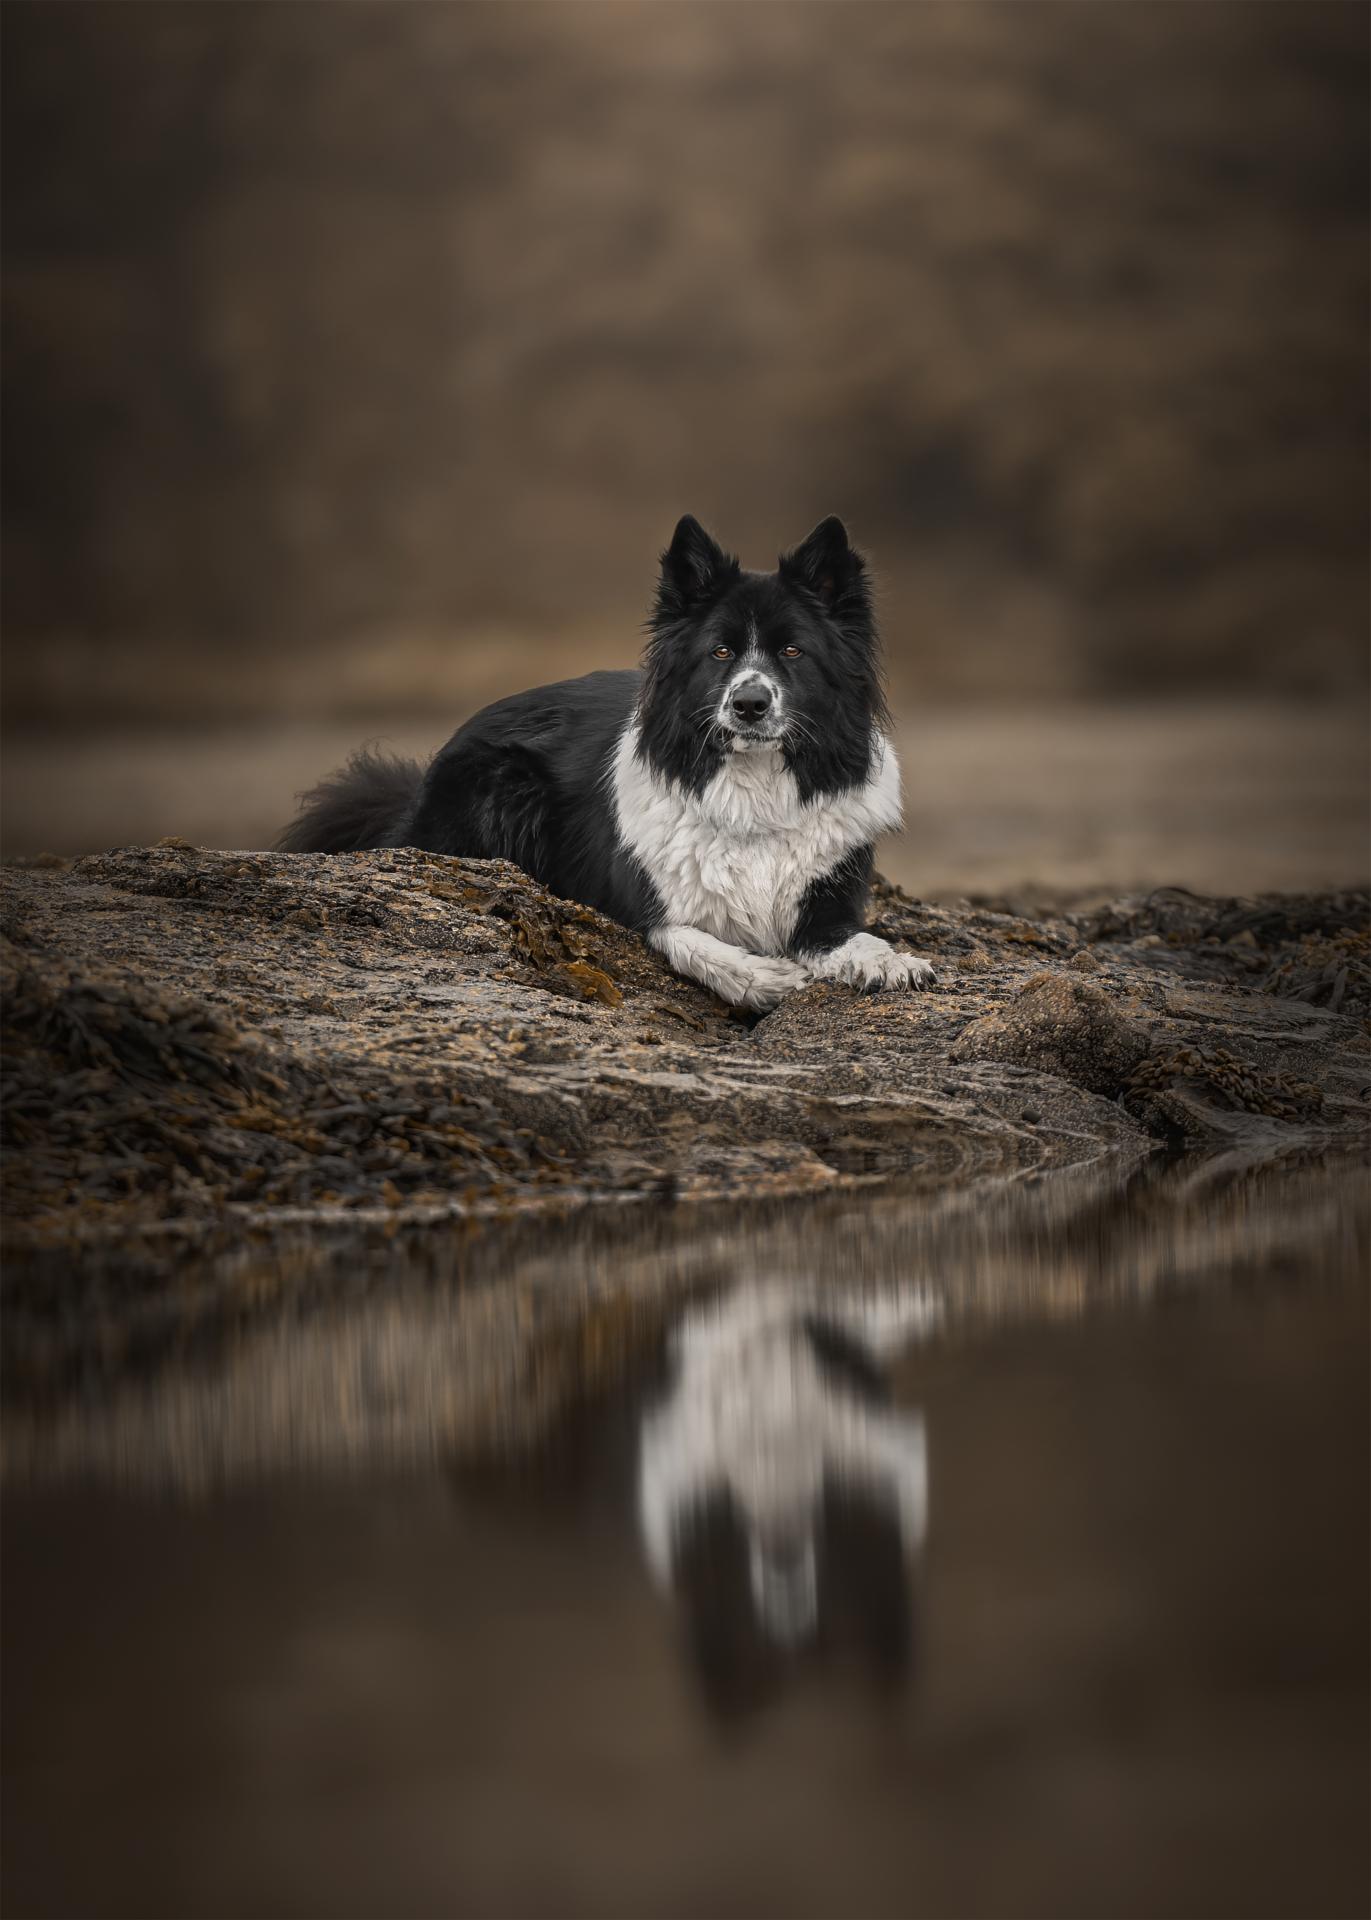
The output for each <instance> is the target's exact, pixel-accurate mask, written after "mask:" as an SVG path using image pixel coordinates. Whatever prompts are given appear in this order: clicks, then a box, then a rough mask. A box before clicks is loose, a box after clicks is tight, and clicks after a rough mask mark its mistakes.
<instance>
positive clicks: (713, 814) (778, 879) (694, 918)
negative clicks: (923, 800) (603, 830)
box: [612, 723, 900, 953]
mask: <svg viewBox="0 0 1371 1920" xmlns="http://www.w3.org/2000/svg"><path fill="white" fill-rule="evenodd" d="M637 746H638V730H637V727H636V725H635V724H633V723H630V724H629V726H628V727H627V728H626V729H625V730H624V732H623V734H622V735H621V737H620V740H619V744H618V747H617V748H616V750H615V755H614V762H613V768H612V788H613V796H614V808H615V813H616V816H617V824H618V829H619V836H620V838H621V840H622V841H623V843H624V845H625V846H627V847H629V848H630V849H631V850H632V852H633V853H634V854H635V855H636V856H637V858H638V859H639V860H640V861H641V862H642V865H643V867H644V869H645V871H646V873H647V875H648V877H649V879H650V880H651V881H652V884H653V886H654V887H655V888H656V889H657V892H658V894H659V895H660V897H661V900H662V905H663V907H664V908H665V910H666V915H667V919H668V921H669V922H671V923H673V924H675V925H678V926H686V927H698V928H700V929H701V930H702V931H704V932H706V933H710V934H713V935H714V936H715V937H716V938H717V939H719V940H726V941H728V942H730V943H732V944H734V945H736V946H740V947H744V948H746V949H747V951H748V952H750V953H783V952H784V951H785V949H786V946H787V943H788V942H789V939H790V936H791V934H792V933H793V932H794V929H795V921H796V918H797V916H798V914H799V911H800V902H801V901H802V899H803V898H804V893H805V889H806V888H807V887H808V886H809V885H810V883H811V881H814V880H817V879H819V878H820V877H821V876H822V875H823V874H825V873H829V872H831V871H832V869H833V868H834V867H835V866H836V865H837V864H838V862H839V861H840V860H841V859H842V858H843V855H844V854H846V853H850V852H851V851H852V850H853V848H854V847H861V846H865V845H867V844H868V843H869V842H871V841H872V840H874V839H875V838H876V837H877V835H878V834H881V833H885V832H887V831H888V830H889V829H890V828H891V827H895V826H898V825H899V822H900V769H899V766H898V764H897V762H896V759H895V753H894V750H893V748H892V747H891V746H890V745H889V744H888V742H886V741H885V740H884V739H880V740H878V741H877V746H876V753H875V756H874V758H873V767H872V773H871V776H870V778H869V779H868V780H867V781H866V783H865V784H864V785H863V786H860V787H852V788H849V789H848V790H847V791H845V792H843V793H837V794H829V795H826V796H825V797H823V798H821V799H816V800H809V801H802V800H801V799H800V796H799V793H798V791H797V789H796V786H795V780H794V777H793V775H792V774H791V773H790V772H789V770H788V769H787V768H786V766H785V763H784V761H783V759H782V757H781V754H780V752H779V750H778V749H775V748H762V749H758V750H756V751H754V752H751V753H731V754H729V756H728V758H727V759H726V760H725V761H724V764H723V766H722V767H721V768H720V770H719V772H718V773H717V774H716V775H715V777H714V779H713V780H712V781H711V782H710V783H709V785H708V786H707V787H706V788H705V790H704V791H703V793H700V794H689V793H685V792H683V791H682V790H681V788H680V787H678V786H676V785H675V784H674V782H672V781H669V780H666V779H664V778H663V777H662V775H661V774H659V773H657V772H655V771H654V770H653V769H652V768H651V767H649V766H648V765H647V764H646V763H645V762H644V761H643V760H641V759H640V758H639V757H638V752H637Z"/></svg>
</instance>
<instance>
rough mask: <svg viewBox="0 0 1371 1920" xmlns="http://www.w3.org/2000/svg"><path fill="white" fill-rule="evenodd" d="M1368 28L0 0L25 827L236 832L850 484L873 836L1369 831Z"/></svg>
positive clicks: (1179, 15)
mask: <svg viewBox="0 0 1371 1920" xmlns="http://www.w3.org/2000/svg"><path fill="white" fill-rule="evenodd" d="M1368 32H1369V29H1368V15H1367V13H1366V10H1365V8H1364V7H1362V6H1361V5H1360V4H1348V5H1342V4H1320V3H1319V0H1289V3H1287V0H1265V4H1255V3H1253V4H1238V5H1224V4H1210V3H1209V0H1193V4H1186V5H1147V4H1143V3H1142V0H1115V3H1114V4H1109V5H1102V4H1090V3H1089V0H1084V3H1082V4H1077V3H1076V0H1022V3H1020V0H1008V3H1006V4H979V0H970V3H968V4H956V5H945V6H944V5H937V4H928V5H924V4H911V5H899V4H880V5H875V6H868V5H865V4H863V3H862V0H854V3H853V4H845V5H843V4H834V5H829V4H808V5H790V4H775V5H747V6H745V5H693V4H671V3H670V0H668V3H667V4H661V5H652V6H638V5H620V4H617V0H603V3H599V4H592V5H584V4H581V3H580V0H557V4H552V5H542V4H527V3H526V0H516V3H515V4H510V5H499V6H496V5H490V6H487V5H484V4H467V5H428V4H412V5H405V6H400V7H392V6H385V5H379V4H369V3H368V0H363V3H362V4H348V5H332V6H318V5H313V4H299V5H297V4H292V3H290V0H287V3H286V4H272V5H256V4H241V3H240V0H229V3H228V4H220V5H215V6H186V5H166V6H146V5H142V4H133V5H130V4H118V5H108V6H107V5H98V6H87V5H83V4H76V5H68V6H62V7H60V8H52V7H48V6H44V5H35V4H28V3H27V0H18V3H17V4H11V5H9V6H7V7H6V8H5V9H4V19H3V33H4V41H5V47H4V56H5V57H4V141H5V203H6V204H5V250H6V270H5V305H6V317H5V354H4V440H5V444H4V455H5V557H6V579H5V604H4V631H5V709H4V711H5V725H6V746H7V752H6V793H5V797H6V810H5V826H4V838H5V843H6V846H7V848H8V849H10V850H19V851H23V850H29V851H32V850H34V849H35V848H37V847H40V846H53V847H58V848H69V847H78V846H84V845H95V844H101V843H103V842H104V841H106V840H107V839H109V838H111V837H124V838H130V837H155V835H156V834H158V833H162V832H186V833H188V834H189V836H190V837H192V838H204V839H207V840H217V841H219V842H221V843H223V842H228V843H233V842H237V843H240V844H241V843H244V842H248V843H252V842H254V841H260V840H261V839H262V838H264V837H266V835H267V834H268V833H269V832H270V830H271V827H272V826H273V825H275V824H277V823H278V822H279V821H280V819H281V818H282V817H283V815H284V812H285V811H286V810H287V809H288V807H289V804H290V794H291V792H292V790H293V789H294V788H295V787H298V786H301V785H303V784H305V783H306V782H307V781H308V780H309V779H310V778H312V777H314V776H315V775H316V774H317V773H319V772H320V771H321V770H322V767H323V765H324V764H325V763H326V762H327V761H328V760H329V759H332V758H333V757H335V756H336V755H337V753H339V752H341V751H342V750H343V749H344V748H345V746H346V745H347V743H348V742H349V741H350V740H351V739H353V738H354V737H357V736H359V734H361V733H371V734H377V733H380V734H386V735H389V736H390V737H393V738H395V739H396V740H397V741H398V742H399V743H400V744H403V745H406V746H409V745H413V746H415V747H425V746H432V745H435V744H437V742H438V741H439V740H441V739H442V738H443V737H445V736H446V734H447V733H448V732H449V731H450V729H451V727H452V726H453V725H454V724H455V723H456V722H457V721H458V720H459V719H460V718H461V717H462V715H463V713H464V712H466V711H469V710H470V709H471V707H472V706H474V705H475V704H478V703H479V702H480V701H482V700H484V699H486V698H489V697H491V696H492V695H494V694H497V693H500V692H506V691H510V690H512V689H513V688H514V687H517V686H519V685H521V684H526V683H528V682H529V681H531V680H536V679H538V678H547V677H552V676H555V675H558V674H562V673H566V672H577V671H581V670H583V669H585V668H588V667H590V666H592V665H613V664H620V663H623V662H626V661H628V660H631V659H632V658H633V656H634V653H635V651H636V646H637V642H638V626H639V622H640V620H641V615H642V609H643V606H644V603H645V600H646V597H647V593H648V590H649V588H650V584H651V576H652V571H653V564H654V559H655V554H656V552H657V550H658V548H659V547H660V546H661V544H662V543H663V541H664V539H665V537H666V535H667V534H668V532H669V530H670V527H671V525H672V523H673V521H674V520H675V518H676V516H677V515H678V514H679V513H680V512H682V511H684V510H686V509H689V510H691V511H694V512H695V513H697V514H699V515H700V516H701V517H702V518H704V519H705V520H706V521H707V522H709V523H710V524H711V525H712V526H714V527H715V529H716V530H717V531H718V532H719V533H720V535H721V536H722V537H723V538H724V539H725V541H726V542H727V543H728V544H731V545H734V546H737V547H738V548H739V549H740V550H741V552H742V554H743V557H744V559H745V560H746V561H748V562H749V563H751V564H768V563H769V562H770V559H771V557H772V556H773V555H774V554H775V552H776V550H777V548H778V547H779V546H781V545H784V544H790V543H791V542H793V541H794V540H795V539H797V538H798V537H800V536H801V535H802V534H803V533H804V531H805V530H806V529H807V528H808V526H809V525H810V524H811V523H812V522H813V521H814V520H815V519H817V518H818V517H819V516H820V515H821V514H823V513H826V512H829V511H833V510H837V511H839V512H841V513H842V514H843V515H844V516H845V517H846V518H847V519H848V521H849V524H850V526H851V527H852V529H853V532H854V534H855V535H856V537H857V538H858V540H859V541H860V543H861V544H863V545H864V546H865V547H866V548H867V549H868V550H869V551H870V553H871V554H872V556H873V558H874V561H875V564H876V567H877V570H878V575H879V578H880V580H881V585H882V599H883V607H884V614H885V627H886V633H887V640H888V648H889V654H890V661H891V670H892V678H893V683H894V692H895V697H896V704H897V710H898V712H899V714H900V716H901V721H902V726H903V728H904V729H905V732H904V734H903V735H902V737H903V738H904V741H905V745H906V759H907V760H908V761H910V762H911V766H910V782H911V788H912V797H913V799H914V800H915V801H916V802H917V803H918V804H919V805H920V806H921V807H922V809H923V811H922V813H921V815H920V818H921V819H922V821H923V823H924V831H923V833H922V834H921V836H920V847H921V848H922V851H920V852H918V853H917V854H916V852H915V851H913V850H911V849H910V848H909V847H908V846H907V847H906V849H905V852H904V853H903V854H902V855H900V856H899V857H897V858H896V860H895V862H894V864H895V865H896V866H897V868H899V869H900V870H901V871H903V872H904V873H905V875H906V877H909V878H911V879H912V880H914V881H916V882H918V883H919V884H923V885H927V886H930V887H933V888H941V889H944V890H947V889H952V890H956V889H957V888H958V887H960V886H966V885H976V884H981V883H985V884H988V885H1001V886H1003V885H1007V884H1009V882H1010V881H1011V880H1012V879H1015V878H1017V879H1020V880H1031V879H1034V878H1038V879H1041V880H1043V881H1045V882H1052V883H1055V884H1058V885H1062V886H1067V885H1070V886H1076V885H1087V884H1090V883H1092V882H1094V881H1098V882H1100V883H1102V884H1103V883H1117V884H1133V883H1135V882H1151V881H1155V880H1158V879H1163V878H1176V879H1189V880H1191V881H1192V882H1194V883H1205V884H1210V885H1224V884H1231V885H1233V886H1240V885H1251V884H1263V883H1269V884H1284V885H1294V884H1299V883H1300V881H1301V879H1303V878H1309V879H1311V880H1323V881H1327V882H1332V881H1336V880H1346V879H1350V878H1355V877H1357V875H1358V874H1359V873H1360V872H1361V870H1362V868H1363V867H1364V866H1365V863H1366V847H1365V804H1364V803H1365V798H1366V762H1365V739H1364V736H1365V696H1366V675H1367V647H1366V640H1367V571H1366V559H1367V554H1366V527H1367V514H1368V505H1369V502H1368V409H1367V384H1368V376H1367V358H1366V328H1367V319H1368V288H1367V240H1368V217H1367V216H1368V204H1367V203H1368V179H1367V166H1366V150H1367V134H1368V78H1369V77H1371V71H1369V63H1368ZM1120 782H1122V784H1120ZM968 823H971V824H970V825H968ZM932 846H936V847H937V849H938V853H937V856H936V858H934V857H933V856H932V855H931V854H930V853H929V852H928V849H929V848H930V847H932ZM901 861H903V865H901Z"/></svg>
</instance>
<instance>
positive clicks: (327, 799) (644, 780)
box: [280, 515, 933, 1008]
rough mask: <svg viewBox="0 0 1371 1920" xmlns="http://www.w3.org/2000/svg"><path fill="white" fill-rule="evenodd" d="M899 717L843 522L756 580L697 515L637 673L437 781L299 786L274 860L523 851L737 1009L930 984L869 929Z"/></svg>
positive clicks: (444, 761) (548, 693)
mask: <svg viewBox="0 0 1371 1920" xmlns="http://www.w3.org/2000/svg"><path fill="white" fill-rule="evenodd" d="M885 720H886V715H885V705H884V699H883V696H882V691H881V679H880V658H879V642H878V639H877V635H876V627H875V621H874V618H873V615H872V607H871V594H870V588H869V584H868V581H867V576H866V568H865V565H864V563H863V561H862V558H861V556H860V554H858V553H856V552H854V551H853V549H852V547H851V546H850V545H849V544H848V538H847V532H846V529H845V528H844V526H843V524H842V522H841V520H838V519H834V518H830V519H827V520H824V521H822V522H821V523H820V525H819V526H817V527H816V528H815V529H814V531H813V532H812V533H811V534H810V535H809V537H808V539H806V540H805V541H803V542H802V543H801V545H800V546H798V547H796V548H795V550H794V552H793V553H789V554H784V555H783V556H782V557H781V560H780V563H779V565H778V567H777V570H776V572H774V573H752V572H745V571H744V570H743V568H741V567H740V566H739V564H738V561H737V559H736V558H735V557H734V556H733V555H731V554H726V553H725V552H724V551H723V550H722V548H720V547H719V546H718V545H717V543H716V542H715V541H714V540H712V539H711V538H710V536H709V535H708V534H707V533H706V532H705V530H704V528H703V527H702V526H701V525H700V524H699V522H698V521H697V520H694V519H692V518H691V517H690V516H689V515H687V516H686V517H685V519H683V520H682V521H681V522H680V524H679V525H678V526H677V528H676V531H675V534H674V535H673V537H672V541H671V545H670V546H669V547H668V548H667V550H666V552H665V553H664V554H663V555H662V562H661V578H660V580H659V582H658V587H657V597H656V602H655V605H654V607H653V610H652V614H651V617H650V621H649V634H648V641H647V646H646V649H645V652H644V656H643V666H642V669H641V670H640V671H637V672H617V673H589V674H586V675H585V676H584V677H583V678H581V679H579V680H564V681H561V682H559V683H558V684H557V685H556V686H551V687H536V688H534V689H533V690H532V691H531V692H529V693H519V694H515V695H513V696H512V697H511V698H509V699H507V700H497V701H496V702H495V703H494V705H492V706H489V707H486V708H484V709H483V710H482V711H481V712H480V713H478V714H476V715H475V717H474V718H473V719H471V720H468V721H467V723H466V725H465V726H464V727H462V728H460V729H459V731H458V732H457V733H455V734H454V735H453V737H452V739H451V740H450V741H449V742H448V744H447V745H446V746H445V747H444V748H442V749H441V751H440V752H439V753H438V754H437V755H436V756H435V758H434V759H433V761H432V763H431V764H430V766H429V768H428V770H427V772H423V771H422V770H421V769H420V767H419V766H418V765H417V763H415V762H413V761H406V760H397V759H392V758H388V757H386V756H383V755H380V754H377V753H375V752H371V751H368V750H365V749H364V750H363V751H362V752H360V753H358V754H355V755H354V756H353V758H352V759H351V761H349V763H348V765H347V767H346V768H344V769H343V771H342V772H340V773H338V774H335V775H334V776H333V777H332V778H330V779H328V780H325V781H324V782H323V783H322V784H321V785H319V786H317V787H315V788H314V789H313V791H312V792H310V793H308V794H306V795H305V796H304V800H303V805H302V808H301V812H300V814H299V816H298V817H297V819H296V820H295V821H294V823H293V824H292V825H291V827H290V828H289V829H288V830H287V831H286V833H285V834H284V836H283V837H282V839H281V841H280V846H281V848H282V849H283V850H284V851H286V852H289V853H342V852H347V851H351V850H354V849H357V848H362V847H391V846H411V847H423V848H426V849H428V850H429V851H430V852H433V853H450V854H459V855H465V856H466V857H468V858H471V859H503V860H511V861H513V862H514V863H515V864H516V865H517V866H520V867H522V868H523V869H524V871H525V872H526V873H529V874H531V875H532V876H533V878H534V879H535V880H539V881H541V882H542V883H543V885H544V886H546V887H548V888H550V889H551V890H552V891H553V892H554V893H557V894H560V895H562V896H563V898H566V899H571V900H578V901H581V902H583V903H584V904H585V905H587V906H591V907H597V908H598V909H599V910H600V911H601V912H603V913H606V914H609V915H610V916H611V918H613V919H615V920H618V921H620V922H621V923H622V924H623V925H624V926H627V927H632V928H635V929H636V930H637V931H639V932H641V933H642V934H643V935H644V936H645V937H646V938H647V940H648V942H649V943H650V944H651V945H652V946H654V947H656V948H657V949H658V951H659V952H661V953H662V954H663V955H665V957H666V959H667V961H668V962H669V964H670V965H671V966H672V967H674V968H675V969H676V971H677V972H678V973H683V974H686V975H688V976H689V977H690V978H691V979H693V980H698V981H700V982H702V984H703V985H705V986H707V987H710V988H712V989H713V991H714V992H715V993H717V994H718V995H719V996H720V998H721V999H723V1000H727V1001H729V1002H731V1003H732V1004H734V1005H736V1006H745V1007H758V1008H765V1007H772V1006H775V1004H776V1003H777V1001H779V1000H780V999H781V998H782V997H783V996H784V995H785V994H787V993H789V992H790V991H791V990H792V988H795V987H800V986H803V985H804V984H805V983H806V982H807V981H810V980H836V981H841V982H845V983H846V984H847V985H849V986H854V987H861V988H873V987H918V986H923V985H924V984H925V983H926V982H927V981H929V980H930V979H931V978H932V977H933V969H932V967H931V966H930V965H929V963H928V961H926V960H920V959H917V958H916V957H915V956H914V955H913V954H910V953H901V952H898V951H896V949H895V948H893V947H891V946H890V945H889V944H888V943H887V942H886V941H884V940H879V939H877V938H876V937H875V936H874V935H872V934H869V933H866V932H865V931H864V930H863V928H864V921H865V908H866V901H867V894H868V889H869V885H870V878H871V862H872V847H873V843H874V842H875V840H876V838H877V836H878V835H879V834H881V833H884V832H886V831H887V830H888V829H889V828H891V827H895V826H898V824H899V821H900V771H899V767H898V766H897V764H896V760H895V754H894V751H893V749H892V748H891V746H890V743H889V741H888V740H887V739H886V736H885V732H884V725H885Z"/></svg>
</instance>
